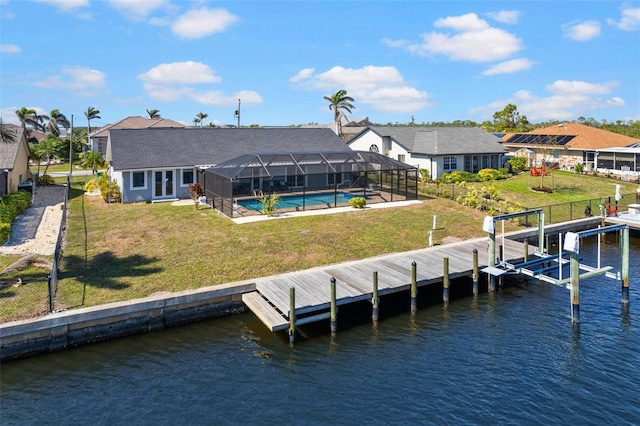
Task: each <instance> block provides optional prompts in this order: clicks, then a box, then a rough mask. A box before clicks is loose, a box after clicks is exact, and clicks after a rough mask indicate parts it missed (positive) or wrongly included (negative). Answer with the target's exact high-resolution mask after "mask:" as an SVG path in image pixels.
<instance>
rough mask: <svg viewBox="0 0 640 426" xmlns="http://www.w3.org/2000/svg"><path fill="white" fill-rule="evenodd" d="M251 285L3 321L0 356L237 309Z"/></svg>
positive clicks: (66, 345)
mask: <svg viewBox="0 0 640 426" xmlns="http://www.w3.org/2000/svg"><path fill="white" fill-rule="evenodd" d="M254 290H255V283H253V282H240V283H232V284H224V285H219V286H215V287H207V288H203V289H198V290H188V291H183V292H179V293H163V294H158V295H153V296H149V297H145V298H142V299H135V300H130V301H126V302H116V303H109V304H106V305H100V306H94V307H91V308H83V309H74V310H70V311H64V312H57V313H54V314H50V315H47V316H45V317H41V318H36V319H31V320H24V321H15V322H10V323H6V324H2V325H0V361H7V360H10V359H14V358H21V357H26V356H30V355H36V354H39V353H45V352H53V351H57V350H61V349H66V348H69V347H73V346H78V345H83V344H87V343H91V342H96V341H99V340H106V339H112V338H115V337H121V336H126V335H130V334H135V333H145V332H149V331H153V330H159V329H162V328H165V327H171V326H174V325H179V324H184V323H187V322H193V321H197V320H202V319H206V318H213V317H218V316H223V315H229V314H232V313H239V312H242V311H244V310H245V309H246V308H245V306H244V304H243V303H242V294H243V293H247V292H250V291H254Z"/></svg>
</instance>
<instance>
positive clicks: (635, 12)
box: [607, 7, 640, 31]
mask: <svg viewBox="0 0 640 426" xmlns="http://www.w3.org/2000/svg"><path fill="white" fill-rule="evenodd" d="M607 23H609V24H611V25H614V26H616V27H617V28H618V29H621V30H624V31H636V30H638V29H640V7H635V8H632V7H626V8H623V9H622V16H621V17H620V20H619V21H616V20H613V19H607Z"/></svg>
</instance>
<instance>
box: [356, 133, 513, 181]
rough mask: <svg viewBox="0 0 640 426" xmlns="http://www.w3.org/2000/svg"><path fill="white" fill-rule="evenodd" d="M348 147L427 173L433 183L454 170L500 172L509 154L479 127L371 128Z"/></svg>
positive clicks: (359, 135)
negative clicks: (490, 170)
mask: <svg viewBox="0 0 640 426" xmlns="http://www.w3.org/2000/svg"><path fill="white" fill-rule="evenodd" d="M347 145H349V147H350V148H351V149H353V150H355V151H373V152H379V153H380V154H383V155H386V156H387V157H391V158H394V159H396V160H398V161H402V162H403V163H407V164H410V165H412V166H416V167H418V168H419V169H427V170H429V176H431V178H432V179H436V178H439V177H440V176H442V174H444V173H447V172H452V171H455V170H464V171H468V172H470V173H477V172H478V171H479V170H482V169H485V168H493V169H498V168H500V167H502V159H503V158H502V157H503V155H504V153H505V151H506V149H505V148H504V147H503V146H502V145H501V144H500V139H499V138H498V137H496V136H495V135H493V134H491V133H488V132H486V131H484V130H482V129H480V128H478V127H420V126H406V127H395V126H385V127H369V128H367V129H366V130H364V131H362V132H361V133H360V134H358V135H357V136H355V137H354V138H353V139H351V140H350V141H349V142H347Z"/></svg>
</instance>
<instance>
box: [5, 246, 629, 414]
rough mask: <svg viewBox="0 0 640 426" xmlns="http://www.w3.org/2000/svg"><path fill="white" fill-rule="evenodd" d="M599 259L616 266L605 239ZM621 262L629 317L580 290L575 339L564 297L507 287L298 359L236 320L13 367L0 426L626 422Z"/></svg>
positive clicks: (349, 335)
mask: <svg viewBox="0 0 640 426" xmlns="http://www.w3.org/2000/svg"><path fill="white" fill-rule="evenodd" d="M594 240H595V239H591V240H585V241H583V246H582V253H581V255H582V256H583V258H584V260H583V261H584V262H591V264H592V265H593V264H594V262H595V259H596V255H595V247H596V245H595V244H594V242H593V241H594ZM602 251H603V254H602V263H603V265H607V264H612V265H614V266H615V267H616V269H619V263H620V250H619V247H618V244H617V242H616V239H615V238H607V241H606V243H605V244H604V245H603V247H602ZM630 257H631V272H630V275H631V280H630V281H631V283H630V287H631V291H630V304H629V305H628V308H625V307H623V306H622V305H621V303H620V282H619V281H613V280H608V279H603V278H592V279H589V280H584V281H583V282H582V283H581V299H580V301H581V305H580V319H581V323H580V324H579V326H572V324H571V321H570V299H569V291H568V290H567V289H564V288H560V287H556V286H554V285H551V284H546V283H538V282H536V281H529V282H525V281H518V280H515V281H512V282H510V283H509V285H507V286H505V288H504V289H502V290H501V291H499V292H498V293H495V294H487V293H481V294H480V295H479V296H478V297H477V298H473V297H472V296H469V297H464V298H458V299H456V300H454V301H452V303H451V304H450V305H449V306H448V307H443V306H442V305H440V304H438V305H435V306H429V307H424V308H422V309H420V310H419V311H418V313H417V314H415V315H413V316H412V315H411V314H410V313H409V312H408V310H409V309H408V308H409V299H408V298H407V300H406V305H407V306H406V308H407V309H403V310H402V311H401V312H400V313H397V314H394V315H393V316H388V317H385V318H383V319H382V321H381V322H380V323H379V325H378V326H377V327H375V328H374V327H372V325H371V324H370V323H369V322H368V321H360V322H358V323H354V322H351V323H349V324H344V321H343V322H342V323H341V322H340V317H339V320H338V321H339V323H338V327H339V331H338V334H337V336H335V338H331V337H330V336H329V333H328V331H329V325H328V324H323V325H322V330H318V329H316V328H307V329H304V328H303V329H302V330H301V332H300V333H299V337H300V338H299V341H298V342H297V343H296V344H295V345H294V346H290V345H289V344H288V340H287V338H286V336H285V335H283V334H274V333H270V332H268V331H267V330H266V328H265V327H264V326H263V325H262V324H261V323H260V322H259V321H258V320H257V319H256V318H255V317H254V316H253V315H252V314H251V313H246V314H242V315H237V316H231V317H226V318H221V319H215V320H210V321H205V322H200V323H196V324H192V325H187V326H183V327H177V328H173V329H168V330H163V331H161V332H156V333H152V334H148V335H139V336H132V337H128V338H123V339H118V340H114V341H109V342H103V343H98V344H94V345H88V346H84V347H79V348H75V349H72V350H67V351H64V352H59V353H54V354H47V355H42V356H36V357H32V358H28V359H23V360H17V361H12V362H8V363H5V364H2V366H1V369H2V370H1V375H0V385H1V388H0V391H1V392H0V424H2V425H13V424H30V425H31V424H38V425H47V424H52V425H54V424H55V425H60V424H92V425H101V424H109V425H115V424H154V425H155V424H353V425H355V424H373V425H383V424H384V425H387V424H437V425H442V424H513V425H522V424H581V425H588V424H593V425H602V424H615V425H637V424H640V403H639V402H638V401H640V240H638V239H637V238H635V239H633V240H632V247H631V256H630ZM385 303H387V306H385ZM391 303H392V302H391V301H390V300H388V299H383V300H382V303H381V313H382V312H384V311H385V308H387V310H388V308H389V304H391ZM394 303H395V301H394ZM341 313H342V311H341Z"/></svg>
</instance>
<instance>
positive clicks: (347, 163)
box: [197, 151, 418, 218]
mask: <svg viewBox="0 0 640 426" xmlns="http://www.w3.org/2000/svg"><path fill="white" fill-rule="evenodd" d="M197 169H198V171H199V173H201V179H200V182H201V183H202V186H203V189H204V191H205V196H206V198H207V204H209V205H211V207H212V208H215V209H217V210H219V211H220V212H222V213H224V214H225V215H227V216H229V217H231V218H233V217H238V216H241V215H244V214H247V213H248V214H258V213H259V212H256V211H249V212H247V211H245V212H241V211H240V209H238V205H237V204H236V203H237V201H238V200H241V199H248V198H252V199H256V198H259V197H260V196H264V195H270V194H278V195H280V196H286V195H288V194H292V195H294V194H295V195H297V196H299V197H301V198H302V205H301V206H299V207H297V208H296V209H295V210H308V209H314V208H319V207H318V206H308V205H306V203H305V197H306V195H309V194H317V193H319V192H324V193H327V192H333V193H334V195H335V197H334V202H333V203H327V205H323V206H320V208H330V207H339V206H340V205H348V198H346V197H345V198H340V197H339V194H340V193H345V194H349V198H350V197H352V196H361V197H365V198H366V199H367V203H376V202H387V201H401V200H416V199H418V168H417V167H415V166H410V165H408V164H405V163H403V162H400V161H397V160H394V159H392V158H389V157H386V156H384V155H381V154H379V153H376V152H369V151H331V152H303V153H263V154H245V155H242V156H239V157H236V158H234V159H231V160H228V161H225V162H223V163H220V164H216V165H213V166H198V167H197ZM276 209H277V205H276Z"/></svg>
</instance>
